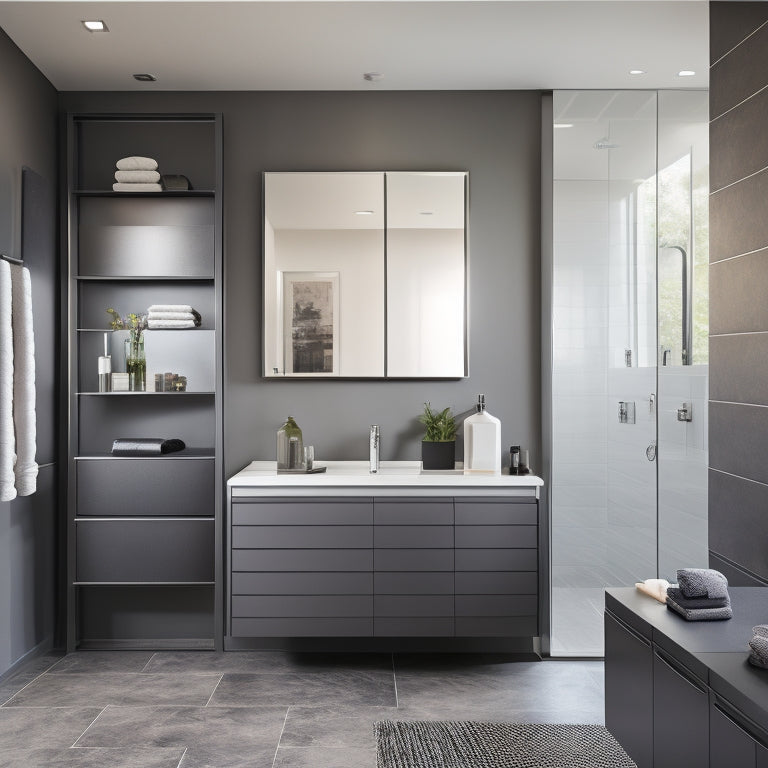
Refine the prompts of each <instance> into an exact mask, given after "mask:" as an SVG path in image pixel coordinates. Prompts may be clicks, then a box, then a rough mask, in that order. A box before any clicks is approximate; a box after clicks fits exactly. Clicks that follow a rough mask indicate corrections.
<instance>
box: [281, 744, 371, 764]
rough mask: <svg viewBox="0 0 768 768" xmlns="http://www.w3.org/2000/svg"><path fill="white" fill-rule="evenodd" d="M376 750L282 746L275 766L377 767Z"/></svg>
mask: <svg viewBox="0 0 768 768" xmlns="http://www.w3.org/2000/svg"><path fill="white" fill-rule="evenodd" d="M375 766H376V751H375V750H373V749H359V748H349V747H342V748H339V749H334V748H333V747H309V748H305V747H280V749H278V750H277V757H276V758H275V768H375Z"/></svg>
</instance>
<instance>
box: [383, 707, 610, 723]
mask: <svg viewBox="0 0 768 768" xmlns="http://www.w3.org/2000/svg"><path fill="white" fill-rule="evenodd" d="M381 719H382V720H384V719H388V720H473V721H476V722H484V723H599V724H601V725H602V724H603V723H604V720H605V716H604V712H603V708H602V706H601V705H593V704H592V703H591V702H589V703H587V704H586V705H584V706H582V707H579V708H578V709H571V708H562V709H528V708H526V709H519V710H516V709H512V708H510V706H509V704H508V703H507V702H504V701H502V702H498V703H496V704H493V703H488V702H481V703H471V702H462V701H433V702H431V703H428V704H424V705H417V706H404V707H398V709H397V710H396V712H395V714H393V715H392V716H391V717H387V718H381Z"/></svg>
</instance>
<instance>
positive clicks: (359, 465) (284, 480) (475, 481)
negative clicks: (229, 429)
mask: <svg viewBox="0 0 768 768" xmlns="http://www.w3.org/2000/svg"><path fill="white" fill-rule="evenodd" d="M315 466H316V467H320V466H326V467H327V470H326V471H325V472H321V473H314V474H308V473H299V474H278V473H277V462H274V461H252V462H251V463H250V464H249V465H248V466H247V467H245V468H244V469H242V470H241V471H240V472H238V473H237V474H236V475H233V476H232V477H231V478H229V480H228V481H227V486H229V489H230V492H231V493H232V495H233V496H258V495H274V493H275V491H276V490H278V489H279V492H280V494H281V495H297V496H303V495H316V494H323V495H352V494H356V495H360V493H361V491H363V490H364V489H370V490H371V492H372V491H373V489H375V492H376V495H377V496H379V495H403V493H407V494H409V495H411V494H418V495H431V496H441V495H453V496H455V495H457V492H458V493H460V492H461V491H462V489H466V490H467V491H468V492H471V494H472V495H476V494H478V493H480V494H481V495H497V496H498V495H507V494H512V495H525V496H533V497H535V498H538V496H539V488H540V487H541V486H543V485H544V481H543V480H542V479H541V478H540V477H537V476H536V475H492V474H482V473H474V472H469V473H467V474H465V473H464V471H463V470H462V469H455V470H426V471H425V470H422V469H421V462H420V461H382V462H381V466H380V469H379V471H378V473H376V474H371V472H370V471H369V464H368V462H367V461H316V462H315Z"/></svg>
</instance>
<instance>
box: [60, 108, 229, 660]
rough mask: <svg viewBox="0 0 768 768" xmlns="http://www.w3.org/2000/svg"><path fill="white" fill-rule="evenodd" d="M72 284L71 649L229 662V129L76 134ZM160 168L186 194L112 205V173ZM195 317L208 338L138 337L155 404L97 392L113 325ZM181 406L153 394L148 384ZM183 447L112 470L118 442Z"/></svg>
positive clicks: (135, 125)
mask: <svg viewBox="0 0 768 768" xmlns="http://www.w3.org/2000/svg"><path fill="white" fill-rule="evenodd" d="M67 137H68V143H67V155H66V156H67V159H68V188H67V200H68V206H67V210H66V213H65V216H66V220H65V222H64V228H65V232H67V243H66V245H67V253H66V258H67V264H68V270H67V274H66V276H65V281H64V294H65V295H64V302H63V304H64V307H65V308H66V320H67V322H66V327H65V329H64V339H63V342H64V349H65V350H66V353H65V359H66V365H67V369H68V390H67V401H66V416H67V443H68V445H67V449H68V456H69V463H68V471H67V473H66V477H65V479H64V482H65V484H66V495H67V499H68V517H67V540H68V548H67V574H68V578H67V585H68V586H67V590H68V593H67V598H68V599H67V606H68V609H67V620H68V621H67V646H68V648H69V649H70V650H72V649H74V648H77V647H115V646H121V647H126V646H137V647H138V646H152V647H162V646H171V647H210V648H213V647H221V646H222V637H223V608H222V600H221V599H220V598H219V597H218V596H217V590H216V584H217V583H219V584H220V583H221V578H220V574H221V565H222V558H221V557H220V556H217V552H220V549H221V547H220V541H221V528H222V523H221V520H222V500H223V490H222V466H221V455H222V451H221V449H222V417H221V390H222V364H221V360H222V343H221V327H222V323H221V310H222V302H221V293H222V282H221V242H222V233H221V221H222V210H221V195H220V190H221V169H222V161H221V146H222V142H221V118H220V116H218V115H213V114H207V115H127V114H118V115H116V114H111V115H91V114H74V115H70V116H69V118H68V131H67ZM129 155H140V156H144V157H151V158H154V159H155V160H157V162H158V165H159V167H158V171H159V172H160V173H161V174H183V175H185V176H186V177H187V178H188V179H189V181H190V186H191V188H190V189H189V190H185V191H172V192H171V191H161V192H142V191H138V192H114V191H112V183H113V181H114V172H115V163H116V162H117V160H118V159H120V158H122V157H126V156H129ZM153 304H189V305H191V306H193V307H194V308H195V309H196V310H197V311H198V312H199V313H200V315H201V316H202V322H201V325H200V327H195V328H191V329H183V330H177V329H173V330H146V331H144V339H145V342H144V343H145V351H146V357H147V374H146V375H147V388H146V389H147V391H143V392H142V391H99V379H98V358H99V356H100V355H103V354H104V345H105V332H106V333H107V337H106V344H107V349H108V352H109V353H110V355H111V359H112V370H113V372H116V373H120V372H124V371H125V370H126V364H125V340H126V337H127V335H128V334H127V332H126V331H120V330H117V331H113V330H111V329H110V322H109V321H110V316H109V315H108V314H107V312H106V310H107V309H115V310H116V311H117V313H118V314H119V315H121V316H127V315H128V314H129V313H136V314H143V313H146V311H147V308H148V307H149V306H150V305H153ZM165 372H172V373H178V374H181V375H183V376H186V379H187V385H186V391H171V392H168V391H153V390H154V386H153V384H154V379H153V377H154V374H156V373H158V374H162V373H165ZM142 437H151V438H180V439H181V440H183V441H184V443H185V444H186V446H187V447H186V449H185V450H184V451H182V452H179V453H172V454H167V455H163V456H157V457H125V456H120V457H118V456H113V455H112V454H111V447H112V442H113V440H115V439H116V438H142Z"/></svg>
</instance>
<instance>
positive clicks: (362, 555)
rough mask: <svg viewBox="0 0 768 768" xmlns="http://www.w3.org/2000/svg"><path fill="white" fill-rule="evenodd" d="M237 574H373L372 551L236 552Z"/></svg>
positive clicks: (240, 550)
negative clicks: (295, 572)
mask: <svg viewBox="0 0 768 768" xmlns="http://www.w3.org/2000/svg"><path fill="white" fill-rule="evenodd" d="M232 570H233V571H298V572H307V571H372V570H373V550H372V549H235V550H233V551H232Z"/></svg>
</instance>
